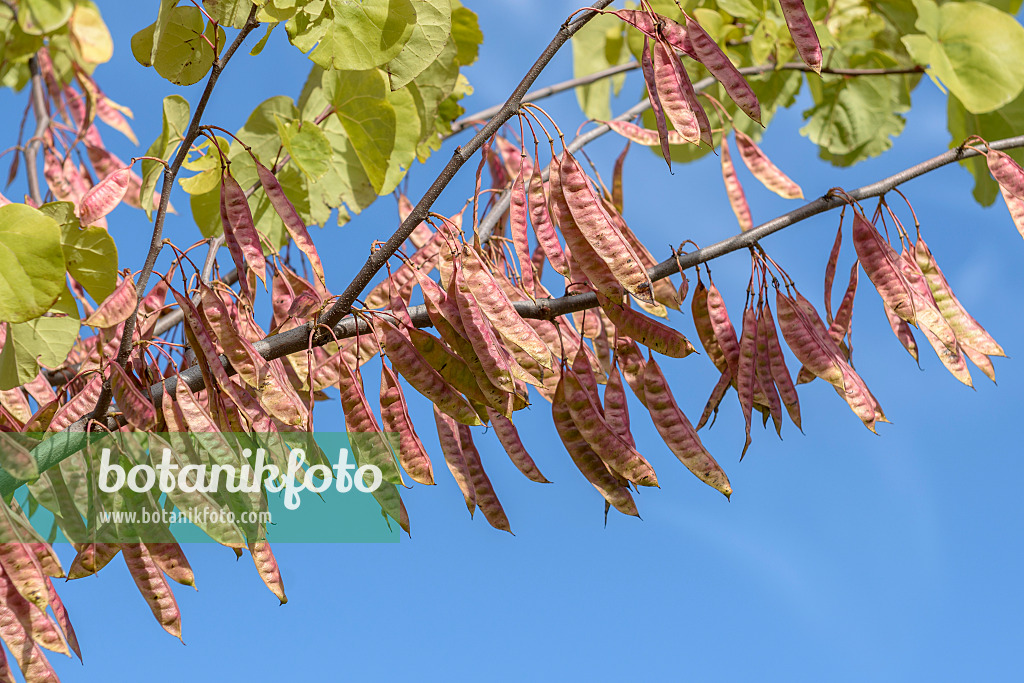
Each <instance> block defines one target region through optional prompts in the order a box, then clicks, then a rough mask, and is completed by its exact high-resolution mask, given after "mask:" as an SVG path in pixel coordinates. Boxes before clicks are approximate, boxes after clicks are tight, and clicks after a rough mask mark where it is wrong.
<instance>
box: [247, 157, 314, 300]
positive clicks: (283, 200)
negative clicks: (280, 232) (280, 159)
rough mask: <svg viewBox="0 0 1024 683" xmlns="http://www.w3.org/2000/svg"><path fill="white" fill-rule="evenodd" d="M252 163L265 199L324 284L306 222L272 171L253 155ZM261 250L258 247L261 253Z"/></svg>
mask: <svg viewBox="0 0 1024 683" xmlns="http://www.w3.org/2000/svg"><path fill="white" fill-rule="evenodd" d="M252 160H253V163H255V164H256V172H257V174H258V175H259V178H260V185H262V186H263V190H264V191H265V192H266V193H267V199H269V200H270V203H271V205H272V206H273V207H274V210H275V211H277V215H278V216H280V217H281V221H282V222H283V223H284V227H285V229H286V230H288V234H289V235H291V238H292V240H293V241H294V242H295V246H297V247H298V248H299V250H300V251H302V253H303V254H305V255H306V258H307V259H309V265H310V267H311V268H312V269H313V274H314V275H316V277H317V279H318V280H320V283H321V284H324V285H326V281H325V280H324V267H323V264H322V263H321V262H320V255H319V254H318V253H317V251H316V247H315V246H314V245H313V240H312V239H311V238H310V236H309V232H308V231H307V230H306V223H305V221H303V220H302V219H301V218H300V217H299V213H298V211H296V210H295V206H294V205H293V204H292V203H291V200H289V199H288V197H287V195H285V193H284V189H282V187H281V183H279V182H278V180H277V177H276V176H274V174H273V172H272V171H271V170H270V169H269V168H267V167H266V166H264V165H263V164H261V163H260V162H259V160H258V159H257V158H256V157H255V155H253V157H252ZM262 253H263V250H262V249H260V254H261V255H262Z"/></svg>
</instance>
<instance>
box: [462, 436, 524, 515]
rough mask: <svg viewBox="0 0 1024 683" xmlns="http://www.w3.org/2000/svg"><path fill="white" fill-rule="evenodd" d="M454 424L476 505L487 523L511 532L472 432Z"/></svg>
mask: <svg viewBox="0 0 1024 683" xmlns="http://www.w3.org/2000/svg"><path fill="white" fill-rule="evenodd" d="M456 426H457V428H458V431H459V434H458V436H459V445H460V446H461V448H462V457H463V459H464V460H465V462H466V470H467V471H468V472H469V476H470V478H471V479H472V480H473V491H474V493H475V495H476V504H477V506H478V507H479V508H480V511H481V512H483V513H484V519H486V520H487V523H488V524H490V525H491V526H492V527H494V528H495V529H499V530H501V531H507V532H509V533H512V528H511V526H509V523H508V517H507V516H506V515H505V510H504V508H502V506H501V501H500V500H498V494H496V493H495V492H494V486H493V485H492V484H491V480H490V478H489V477H488V476H487V472H485V471H484V464H483V461H482V460H481V459H480V453H479V451H477V449H476V445H474V444H473V434H472V433H471V432H470V430H469V427H467V426H466V425H463V424H460V425H456Z"/></svg>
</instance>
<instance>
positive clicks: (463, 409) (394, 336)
mask: <svg viewBox="0 0 1024 683" xmlns="http://www.w3.org/2000/svg"><path fill="white" fill-rule="evenodd" d="M378 329H380V330H381V331H382V333H383V336H384V350H385V352H386V353H387V354H388V358H390V359H391V362H392V364H393V365H394V367H395V370H397V371H398V373H399V374H400V375H402V377H405V379H406V381H407V382H409V384H411V385H412V387H413V388H414V389H416V391H418V392H420V393H421V394H423V395H424V396H426V397H427V398H428V399H430V400H431V401H432V402H433V403H434V404H435V405H437V406H438V407H439V408H440V409H441V410H443V411H444V412H445V413H447V414H449V415H451V416H452V417H454V418H455V419H456V420H458V421H459V422H464V423H466V424H480V418H478V417H477V415H476V413H475V412H473V409H472V408H471V407H470V405H469V403H467V402H466V400H465V399H464V398H463V397H462V396H460V395H459V394H457V393H456V392H455V390H454V389H452V387H451V385H449V384H448V383H447V382H445V381H444V378H443V377H441V375H440V374H438V372H437V370H435V369H434V368H432V367H430V365H429V364H428V363H427V361H426V359H424V358H423V356H421V355H420V352H419V351H417V350H416V347H415V346H413V344H412V342H411V341H409V339H408V337H406V336H405V335H404V334H402V333H401V332H400V331H399V330H398V328H397V327H395V326H394V325H392V324H391V323H389V322H387V321H386V320H383V319H382V320H380V325H379V328H378Z"/></svg>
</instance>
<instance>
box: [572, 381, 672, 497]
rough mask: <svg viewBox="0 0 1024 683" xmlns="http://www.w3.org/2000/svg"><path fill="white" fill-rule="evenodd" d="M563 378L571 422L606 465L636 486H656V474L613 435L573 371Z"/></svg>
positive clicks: (642, 458)
mask: <svg viewBox="0 0 1024 683" xmlns="http://www.w3.org/2000/svg"><path fill="white" fill-rule="evenodd" d="M563 381H564V396H565V401H566V404H567V405H568V407H569V414H570V415H571V416H572V420H573V422H574V423H575V424H576V427H577V429H579V432H580V434H582V435H583V438H584V439H586V440H587V443H589V444H590V447H591V448H592V449H594V452H596V453H597V454H598V456H600V458H601V460H602V461H604V463H605V464H606V465H608V468H609V469H610V470H611V471H612V472H615V473H617V474H619V475H620V476H622V477H624V478H625V479H627V480H629V481H631V482H633V483H634V484H636V485H638V486H657V485H658V477H657V475H656V474H655V473H654V470H653V469H652V468H651V466H650V464H649V463H648V462H647V460H646V459H645V458H644V457H643V456H642V455H640V453H638V452H637V451H636V449H634V448H632V447H631V446H630V445H629V444H628V443H626V442H625V441H623V440H622V438H620V437H619V436H617V435H616V433H615V431H614V430H613V429H612V428H611V427H610V426H609V425H608V423H607V422H606V421H605V419H604V417H603V416H602V415H601V412H600V410H599V408H598V405H599V404H598V405H595V403H594V399H593V397H592V396H591V394H590V392H589V391H588V390H587V389H586V388H585V387H584V385H583V384H581V382H580V379H579V377H578V376H577V375H576V373H575V372H573V371H572V370H567V371H566V372H564V373H563Z"/></svg>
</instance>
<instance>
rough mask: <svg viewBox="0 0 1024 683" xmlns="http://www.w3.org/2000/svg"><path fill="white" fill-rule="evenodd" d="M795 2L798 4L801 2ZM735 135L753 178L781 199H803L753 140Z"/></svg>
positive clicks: (794, 184)
mask: <svg viewBox="0 0 1024 683" xmlns="http://www.w3.org/2000/svg"><path fill="white" fill-rule="evenodd" d="M796 1H797V2H800V1H801V0H796ZM735 135H736V147H737V149H739V152H740V158H742V159H743V163H744V164H746V165H747V168H749V169H750V172H751V173H752V174H753V175H754V177H755V178H757V179H758V180H760V181H761V184H762V185H764V186H765V187H767V188H768V189H769V190H771V191H772V192H774V193H775V194H777V195H779V196H780V197H782V198H783V199H801V198H803V196H804V191H803V190H801V189H800V186H799V185H797V184H796V183H794V182H793V181H792V180H790V179H789V176H787V175H786V174H785V173H783V172H782V171H780V170H779V169H778V167H776V166H775V164H773V163H772V162H771V160H770V159H769V158H768V156H767V155H766V154H765V153H764V152H762V151H761V148H760V147H758V146H757V145H756V144H755V143H754V141H753V140H751V139H750V138H749V137H748V136H747V135H746V134H745V133H743V132H741V131H739V130H737V131H735Z"/></svg>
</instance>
